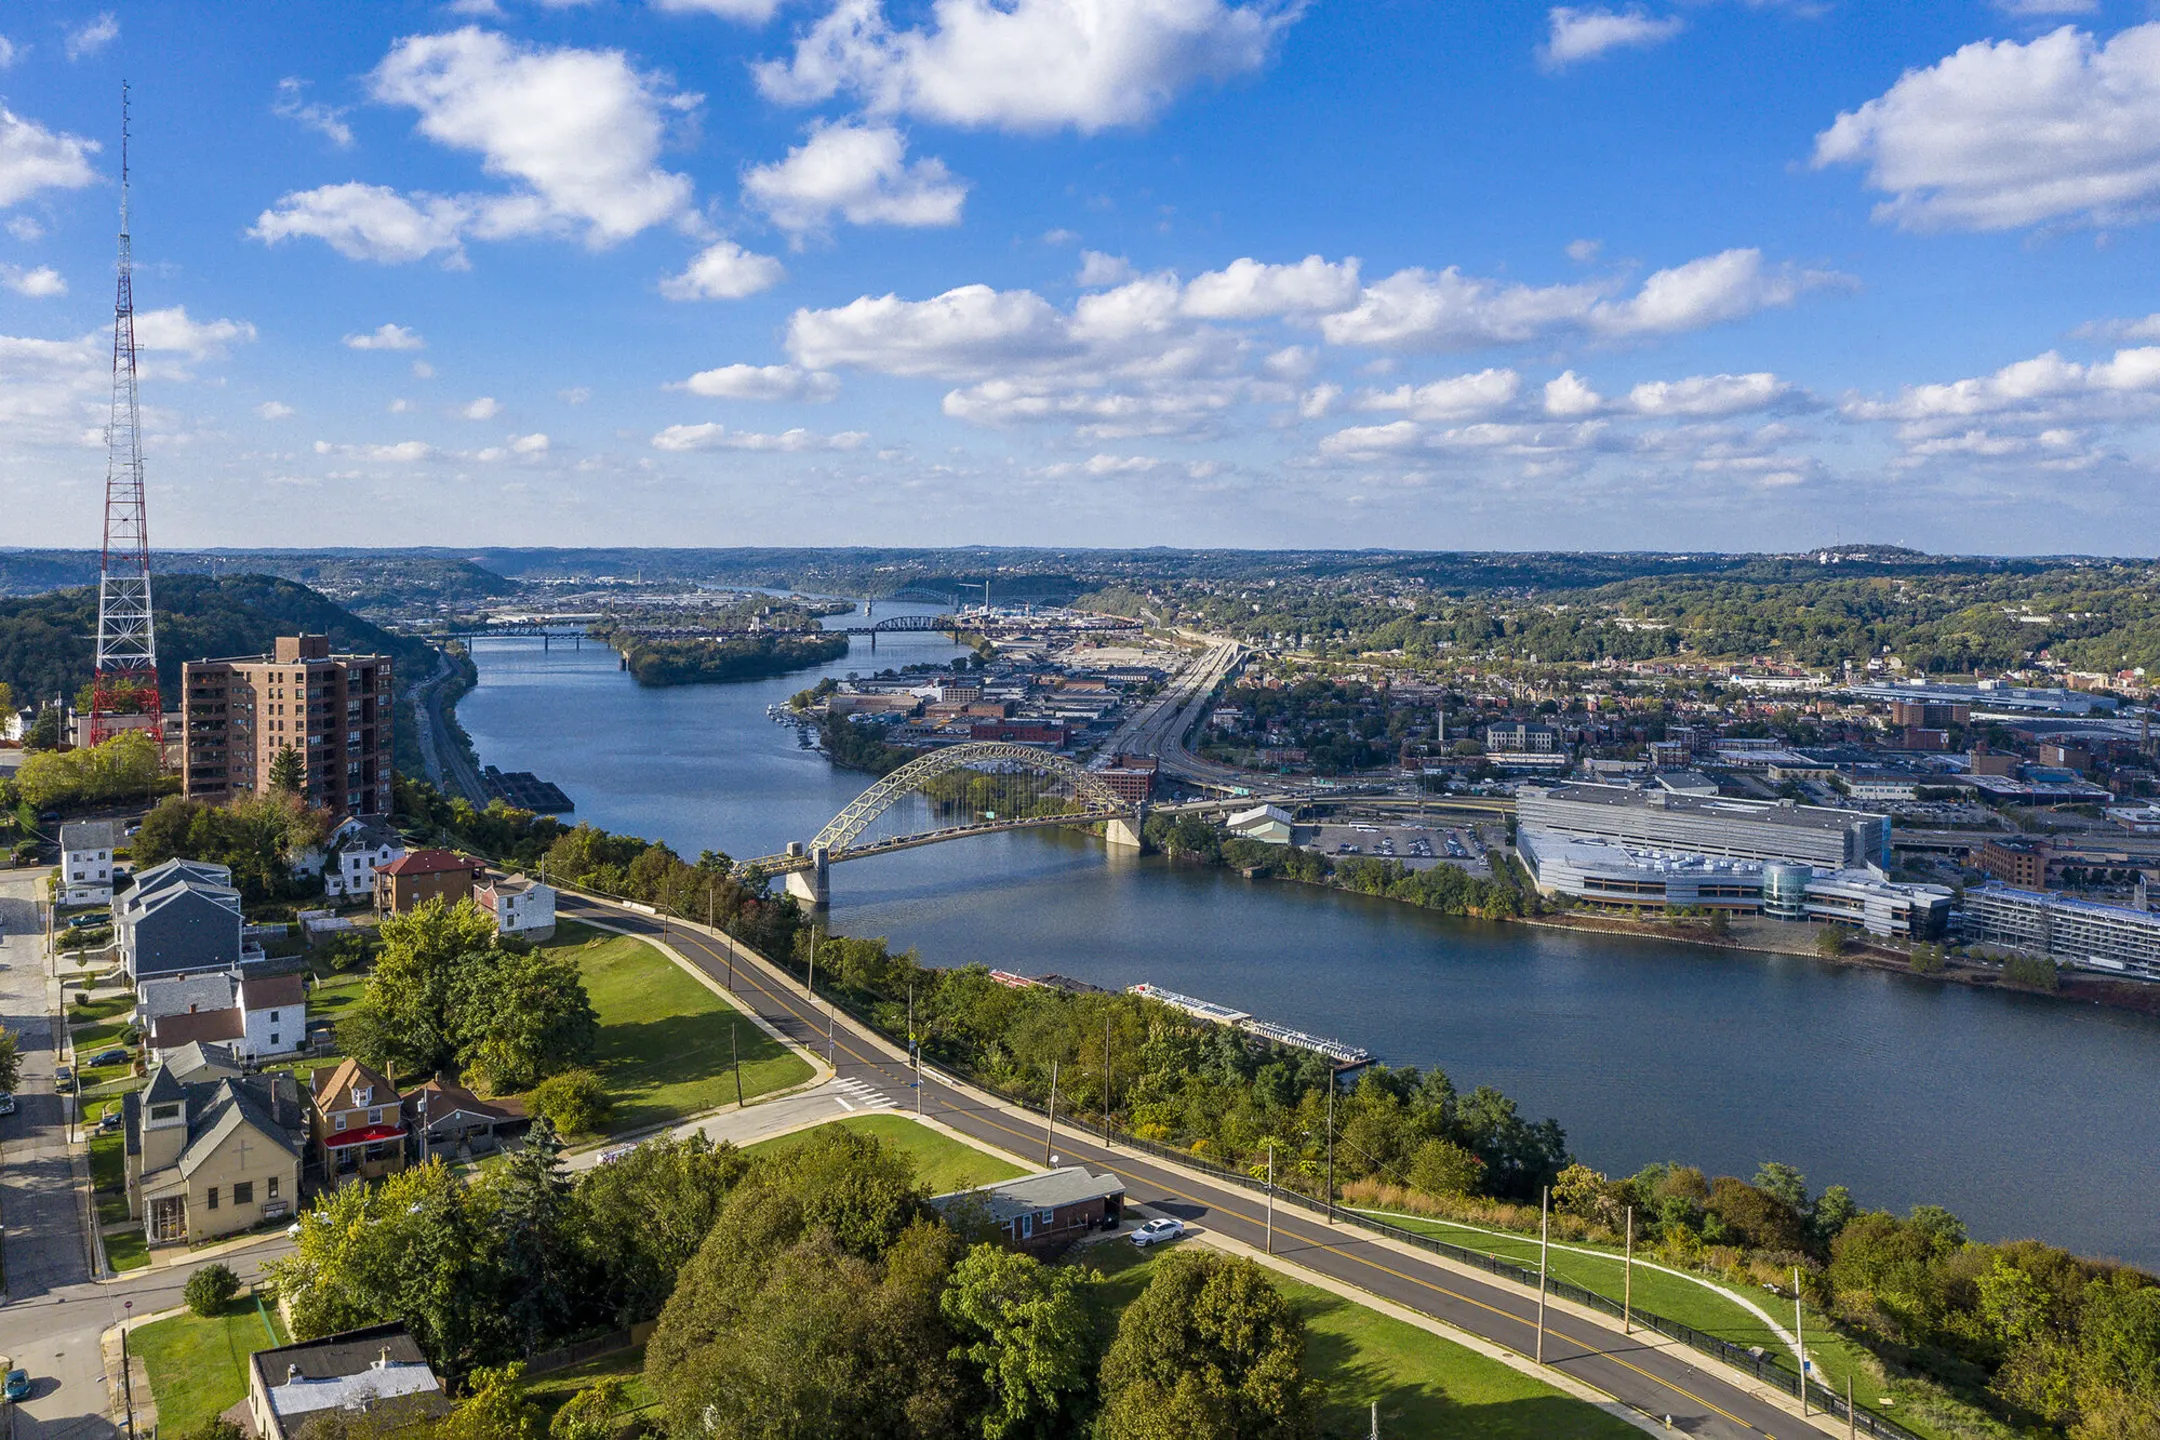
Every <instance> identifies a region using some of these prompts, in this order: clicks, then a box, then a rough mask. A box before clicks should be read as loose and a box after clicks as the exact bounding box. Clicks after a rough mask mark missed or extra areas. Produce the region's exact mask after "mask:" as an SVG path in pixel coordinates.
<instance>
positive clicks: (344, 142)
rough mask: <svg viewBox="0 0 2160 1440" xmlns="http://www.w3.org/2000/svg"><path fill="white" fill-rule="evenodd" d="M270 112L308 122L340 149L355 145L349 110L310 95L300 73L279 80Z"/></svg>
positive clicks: (301, 123)
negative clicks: (348, 116)
mask: <svg viewBox="0 0 2160 1440" xmlns="http://www.w3.org/2000/svg"><path fill="white" fill-rule="evenodd" d="M270 113H271V114H273V115H277V116H280V117H282V118H284V119H287V120H290V121H292V122H293V123H294V124H296V125H304V126H306V127H307V128H308V129H310V130H313V131H314V132H315V133H316V134H318V135H320V136H322V137H323V138H324V139H326V140H328V141H329V142H330V143H331V144H333V145H335V146H337V147H338V149H340V150H350V149H351V148H352V143H353V133H352V126H350V125H348V124H346V123H345V112H344V111H343V110H340V109H338V108H337V107H335V106H331V105H325V104H323V103H322V102H321V101H319V100H310V99H308V98H307V82H306V81H305V80H301V79H299V78H298V77H296V76H292V75H288V76H286V77H285V78H284V79H282V80H280V81H278V83H277V98H276V99H275V100H273V101H271V102H270Z"/></svg>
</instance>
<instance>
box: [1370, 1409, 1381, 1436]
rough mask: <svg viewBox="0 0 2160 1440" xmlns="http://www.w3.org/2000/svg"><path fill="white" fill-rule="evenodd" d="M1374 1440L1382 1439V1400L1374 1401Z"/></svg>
mask: <svg viewBox="0 0 2160 1440" xmlns="http://www.w3.org/2000/svg"><path fill="white" fill-rule="evenodd" d="M1372 1440H1380V1402H1379V1401H1378V1400H1375V1401H1373V1402H1372Z"/></svg>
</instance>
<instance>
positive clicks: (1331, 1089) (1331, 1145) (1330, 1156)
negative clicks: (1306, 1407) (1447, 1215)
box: [1327, 1066, 1380, 1425]
mask: <svg viewBox="0 0 2160 1440" xmlns="http://www.w3.org/2000/svg"><path fill="white" fill-rule="evenodd" d="M1327 1223H1328V1224H1330V1225H1332V1224H1334V1223H1335V1071H1334V1068H1333V1067H1332V1066H1331V1067H1329V1069H1328V1078H1327ZM1373 1413H1374V1415H1375V1417H1377V1416H1378V1414H1379V1405H1378V1403H1377V1402H1375V1404H1374V1407H1373ZM1373 1423H1374V1424H1375V1425H1378V1424H1379V1423H1380V1422H1379V1420H1378V1419H1377V1418H1375V1419H1374V1421H1373Z"/></svg>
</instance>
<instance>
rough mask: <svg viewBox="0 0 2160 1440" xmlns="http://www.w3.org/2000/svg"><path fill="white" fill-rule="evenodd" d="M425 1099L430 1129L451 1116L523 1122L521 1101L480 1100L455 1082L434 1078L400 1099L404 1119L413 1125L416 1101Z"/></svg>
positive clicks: (418, 1102) (416, 1109)
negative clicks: (403, 1110)
mask: <svg viewBox="0 0 2160 1440" xmlns="http://www.w3.org/2000/svg"><path fill="white" fill-rule="evenodd" d="M422 1097H425V1098H426V1100H427V1123H428V1128H429V1129H430V1130H432V1129H434V1128H435V1127H436V1126H438V1125H440V1124H442V1122H443V1121H445V1120H448V1119H449V1118H451V1117H452V1116H454V1115H460V1114H463V1115H472V1116H475V1117H478V1118H480V1119H483V1120H493V1121H498V1122H500V1121H505V1120H523V1119H524V1118H525V1102H524V1101H522V1100H518V1099H516V1098H514V1097H513V1098H509V1099H504V1100H482V1099H481V1098H480V1097H479V1096H477V1095H475V1094H473V1092H472V1091H470V1090H468V1089H466V1088H465V1087H464V1086H463V1085H460V1084H458V1083H457V1082H456V1081H455V1080H446V1079H444V1078H443V1077H442V1076H440V1075H437V1076H436V1077H435V1078H434V1079H432V1080H430V1081H428V1082H427V1083H426V1084H425V1085H422V1086H420V1087H419V1088H418V1089H416V1090H408V1091H407V1092H405V1094H404V1096H403V1097H401V1098H402V1104H403V1105H404V1109H405V1118H406V1119H408V1120H410V1121H413V1122H415V1123H417V1122H418V1121H419V1118H420V1101H421V1099H422Z"/></svg>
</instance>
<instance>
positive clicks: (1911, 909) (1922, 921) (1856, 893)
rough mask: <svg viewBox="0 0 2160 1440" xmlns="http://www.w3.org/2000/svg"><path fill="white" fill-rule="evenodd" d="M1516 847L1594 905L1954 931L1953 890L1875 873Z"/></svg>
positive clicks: (1582, 843) (1627, 848) (1576, 841)
mask: <svg viewBox="0 0 2160 1440" xmlns="http://www.w3.org/2000/svg"><path fill="white" fill-rule="evenodd" d="M1515 848H1516V850H1517V852H1518V853H1519V854H1520V855H1521V856H1522V860H1523V864H1524V865H1525V866H1527V867H1528V868H1529V871H1530V878H1531V879H1532V880H1533V881H1535V882H1536V884H1537V887H1538V889H1539V890H1540V891H1542V892H1543V893H1545V894H1547V895H1565V896H1568V897H1570V898H1572V899H1576V900H1582V901H1586V902H1589V903H1592V904H1598V905H1611V906H1619V907H1622V908H1625V909H1630V910H1637V911H1641V910H1663V909H1665V908H1666V907H1668V906H1671V907H1674V908H1682V909H1696V910H1722V911H1725V912H1726V913H1727V914H1733V915H1754V914H1763V915H1768V916H1770V917H1771V918H1773V919H1778V920H1801V921H1818V922H1824V923H1832V924H1839V925H1848V926H1851V927H1852V928H1854V929H1857V930H1865V931H1867V932H1868V933H1869V934H1870V935H1884V936H1891V935H1904V936H1910V937H1911V938H1913V939H1916V940H1937V939H1940V938H1942V936H1943V935H1944V934H1945V933H1946V932H1947V930H1948V927H1949V920H1950V900H1951V892H1950V891H1949V890H1948V889H1947V888H1945V887H1943V886H1940V885H1900V884H1896V883H1894V882H1892V881H1891V880H1890V879H1888V878H1887V877H1886V876H1884V874H1883V873H1882V871H1880V870H1878V869H1876V868H1874V867H1873V866H1866V867H1861V868H1857V869H1838V870H1829V871H1823V872H1818V871H1816V870H1815V869H1814V867H1813V866H1810V865H1804V864H1796V863H1794V862H1791V861H1770V862H1768V863H1765V862H1763V861H1759V860H1741V859H1734V858H1731V857H1729V856H1723V855H1701V854H1691V853H1688V852H1685V851H1671V850H1654V849H1649V848H1646V847H1643V846H1636V845H1625V844H1621V843H1618V842H1616V841H1611V840H1598V839H1585V838H1583V837H1580V836H1572V835H1562V834H1558V833H1555V832H1552V831H1540V830H1521V829H1519V830H1518V831H1517V832H1516V836H1515ZM2156 918H2160V917H2156Z"/></svg>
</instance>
